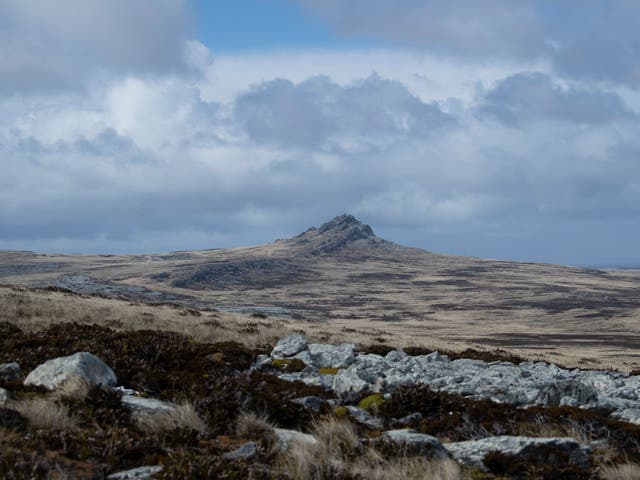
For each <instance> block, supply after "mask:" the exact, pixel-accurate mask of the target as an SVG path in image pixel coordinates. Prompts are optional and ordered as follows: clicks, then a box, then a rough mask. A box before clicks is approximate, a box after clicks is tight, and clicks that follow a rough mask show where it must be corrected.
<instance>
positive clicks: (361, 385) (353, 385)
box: [332, 367, 371, 399]
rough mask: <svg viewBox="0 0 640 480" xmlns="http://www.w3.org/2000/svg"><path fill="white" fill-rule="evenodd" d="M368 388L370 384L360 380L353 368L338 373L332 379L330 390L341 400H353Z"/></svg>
mask: <svg viewBox="0 0 640 480" xmlns="http://www.w3.org/2000/svg"><path fill="white" fill-rule="evenodd" d="M370 388H371V384H369V383H368V382H365V381H364V380H362V379H361V378H360V377H359V375H358V371H357V370H356V369H355V368H353V367H350V368H347V369H345V370H340V371H338V373H337V374H336V375H335V376H334V378H333V383H332V389H333V391H334V392H335V394H336V395H338V396H339V397H340V398H342V399H350V398H354V397H356V396H357V395H358V394H360V393H362V392H364V391H365V390H369V389H370Z"/></svg>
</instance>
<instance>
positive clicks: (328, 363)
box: [309, 343, 356, 368]
mask: <svg viewBox="0 0 640 480" xmlns="http://www.w3.org/2000/svg"><path fill="white" fill-rule="evenodd" d="M309 353H310V354H311V361H312V364H313V365H314V366H315V367H317V368H347V367H348V366H350V365H352V364H353V363H354V362H355V361H356V346H355V345H354V344H352V343H343V344H340V345H323V344H321V343H312V344H311V345H309Z"/></svg>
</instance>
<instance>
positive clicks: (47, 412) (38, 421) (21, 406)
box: [10, 398, 78, 431]
mask: <svg viewBox="0 0 640 480" xmlns="http://www.w3.org/2000/svg"><path fill="white" fill-rule="evenodd" d="M10 408H12V409H13V410H16V411H17V412H19V413H20V414H21V415H22V416H23V417H25V418H26V419H27V420H29V423H30V424H31V425H32V426H33V427H35V428H42V429H46V430H63V431H64V430H73V429H75V428H76V427H77V425H78V419H77V418H76V417H75V416H73V415H72V414H71V413H70V412H69V408H68V407H67V406H66V405H64V404H61V403H59V402H57V401H56V400H55V399H53V398H31V399H25V400H22V401H20V402H16V403H13V404H12V405H10Z"/></svg>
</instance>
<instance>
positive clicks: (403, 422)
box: [391, 412, 422, 427]
mask: <svg viewBox="0 0 640 480" xmlns="http://www.w3.org/2000/svg"><path fill="white" fill-rule="evenodd" d="M420 420H422V414H421V413H420V412H414V413H412V414H409V415H407V416H406V417H402V418H394V419H393V420H391V426H392V427H406V426H407V425H411V424H412V423H414V422H419V421H420Z"/></svg>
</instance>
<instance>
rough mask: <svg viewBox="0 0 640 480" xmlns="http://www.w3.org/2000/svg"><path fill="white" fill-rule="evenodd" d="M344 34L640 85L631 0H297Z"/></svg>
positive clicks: (639, 35) (639, 16) (638, 36)
mask: <svg viewBox="0 0 640 480" xmlns="http://www.w3.org/2000/svg"><path fill="white" fill-rule="evenodd" d="M299 1H300V2H301V3H302V4H303V5H305V6H306V7H307V8H308V9H309V11H311V12H313V13H314V14H316V15H319V16H321V17H322V18H324V19H326V20H327V21H328V22H329V23H330V24H331V25H333V27H334V28H335V29H336V30H337V31H338V32H340V33H342V34H345V35H348V36H359V37H364V38H373V39H382V40H385V41H390V42H391V43H392V44H396V45H404V46H410V47H413V48H419V49H424V50H428V51H430V52H434V53H437V54H441V55H445V56H454V57H457V58H461V59H464V60H466V61H477V62H485V61H496V60H513V61H536V60H538V61H540V60H542V59H544V60H546V61H548V62H549V63H550V64H551V65H553V67H554V68H555V70H556V72H558V73H559V74H561V75H564V76H567V77H570V78H575V79H584V80H595V81H603V82H612V83H615V84H620V85H626V86H628V87H631V88H634V89H637V88H639V87H640V67H638V65H639V64H640V48H638V44H639V42H640V29H638V28H637V26H638V23H639V22H640V8H638V3H637V2H636V1H635V0H611V1H608V2H602V1H598V0H566V1H562V2H558V1H557V0H522V1H517V2H514V1H510V0H486V1H482V2H478V1H475V0H461V1H456V2H450V1H447V0H408V1H404V2H396V1H393V0H353V1H350V2H343V1H340V0H299Z"/></svg>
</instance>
